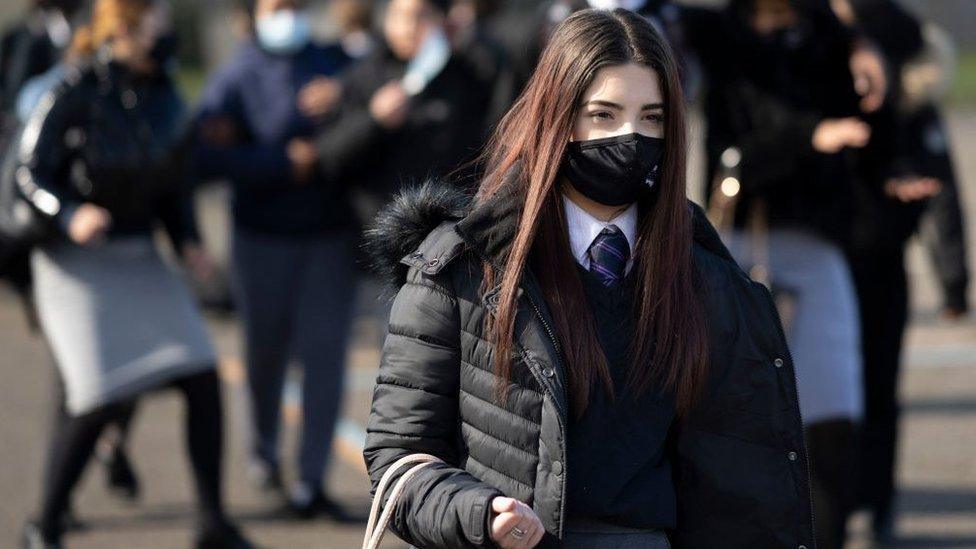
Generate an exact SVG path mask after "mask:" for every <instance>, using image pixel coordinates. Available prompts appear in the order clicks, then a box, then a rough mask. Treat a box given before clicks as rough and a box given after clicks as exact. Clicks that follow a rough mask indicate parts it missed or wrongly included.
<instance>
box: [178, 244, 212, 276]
mask: <svg viewBox="0 0 976 549" xmlns="http://www.w3.org/2000/svg"><path fill="white" fill-rule="evenodd" d="M182 255H183V264H184V265H186V268H187V269H188V270H189V271H190V273H192V274H193V277H194V278H196V279H197V280H198V281H200V282H206V281H208V280H210V279H211V278H213V276H214V273H216V272H217V268H216V267H215V265H214V262H213V259H211V258H210V254H208V253H207V252H206V251H205V250H204V249H203V248H202V247H201V246H200V245H199V244H195V243H190V244H184V245H183V250H182Z"/></svg>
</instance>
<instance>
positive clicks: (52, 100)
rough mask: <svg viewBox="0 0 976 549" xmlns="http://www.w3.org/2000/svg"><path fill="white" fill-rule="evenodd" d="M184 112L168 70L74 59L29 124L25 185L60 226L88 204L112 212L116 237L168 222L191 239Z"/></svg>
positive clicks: (22, 157)
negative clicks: (148, 72) (142, 70)
mask: <svg viewBox="0 0 976 549" xmlns="http://www.w3.org/2000/svg"><path fill="white" fill-rule="evenodd" d="M184 113H185V109H184V105H183V102H182V100H181V99H180V96H179V94H178V93H177V91H176V88H175V86H174V85H173V83H172V81H171V80H170V79H169V77H167V76H164V75H157V76H151V77H150V76H136V75H134V74H132V73H130V72H129V71H128V70H126V69H125V68H123V67H122V66H121V65H118V64H115V63H103V62H101V61H92V62H90V63H87V64H84V65H79V66H73V67H71V68H69V69H68V71H67V74H66V76H65V77H64V79H63V80H62V81H61V82H60V83H59V84H57V85H56V86H55V87H54V88H53V89H52V90H51V91H49V92H48V93H47V94H46V95H45V97H44V98H43V99H41V101H40V103H39V104H38V106H37V107H36V108H35V110H34V112H33V113H32V114H31V116H30V119H29V120H28V122H27V125H26V127H25V128H24V131H23V136H22V138H21V143H20V147H19V150H18V151H17V153H18V156H19V157H18V162H19V164H20V167H19V168H18V177H17V181H18V184H19V185H20V186H21V190H22V191H23V193H24V195H25V196H26V197H27V199H28V200H30V201H31V202H33V204H34V206H35V207H36V208H37V210H38V211H40V212H41V213H43V214H45V215H47V216H49V217H51V218H53V220H54V221H56V222H57V224H58V225H59V226H60V227H61V228H62V229H66V227H67V225H68V223H69V221H70V219H71V216H72V215H73V213H74V211H75V209H76V208H77V207H78V206H80V205H81V204H82V203H84V202H91V203H94V204H96V205H98V206H101V207H103V208H106V209H107V210H108V211H109V213H110V214H111V215H112V227H111V230H110V231H109V235H110V236H113V235H136V234H149V233H150V232H151V231H152V228H153V226H154V224H155V222H156V221H161V222H162V223H163V225H164V226H165V228H166V231H167V233H168V234H169V236H170V237H171V239H172V240H173V243H174V244H175V245H176V246H177V247H179V246H180V245H182V244H184V243H186V242H188V241H194V240H196V239H197V234H196V227H195V224H194V222H193V215H192V209H191V205H190V204H191V203H190V198H189V192H188V189H187V185H186V183H187V181H188V180H189V177H188V175H189V174H188V167H187V163H186V158H187V155H186V152H187V151H186V147H185V144H186V143H187V142H186V140H185V139H184V136H185V135H186V132H185V124H186V120H185V118H184Z"/></svg>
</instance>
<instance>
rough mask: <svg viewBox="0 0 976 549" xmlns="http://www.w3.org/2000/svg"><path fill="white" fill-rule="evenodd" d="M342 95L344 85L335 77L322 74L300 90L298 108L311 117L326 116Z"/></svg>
mask: <svg viewBox="0 0 976 549" xmlns="http://www.w3.org/2000/svg"><path fill="white" fill-rule="evenodd" d="M341 97H342V85H341V84H340V83H339V81H338V80H336V79H334V78H327V77H325V76H320V77H318V78H316V79H315V80H312V81H311V82H309V83H308V84H305V85H304V86H303V87H302V89H301V90H299V92H298V109H299V110H300V111H301V112H302V114H304V115H305V116H307V117H309V118H318V117H321V116H325V115H326V114H328V113H329V111H331V110H332V109H333V107H335V106H336V103H338V102H339V98H341Z"/></svg>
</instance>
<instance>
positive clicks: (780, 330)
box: [753, 282, 817, 547]
mask: <svg viewBox="0 0 976 549" xmlns="http://www.w3.org/2000/svg"><path fill="white" fill-rule="evenodd" d="M753 283H754V284H758V285H759V286H761V287H762V289H763V293H764V295H765V296H766V300H767V301H769V304H770V305H771V306H772V308H773V315H774V316H775V317H776V330H777V332H778V333H779V339H780V343H781V344H782V345H783V348H784V349H786V358H788V359H789V361H790V368H791V369H792V370H793V391H794V392H795V393H796V395H797V398H796V399H795V400H794V408H795V409H796V415H797V417H798V418H799V419H800V446H801V449H802V450H803V459H804V461H805V462H806V463H805V465H806V470H807V503H808V504H809V505H810V535H811V536H813V539H811V540H810V544H811V546H812V547H816V543H817V542H816V538H817V536H816V533H815V529H816V524H815V523H814V516H813V479H812V478H811V476H810V454H809V453H808V452H807V443H806V427H805V426H804V423H803V411H802V410H801V409H800V397H799V395H800V393H799V390H798V389H797V381H796V366H795V364H794V363H793V352H792V351H791V350H790V346H789V344H788V343H787V342H786V331H785V330H783V319H782V318H781V317H780V315H779V309H777V308H776V301H775V300H774V299H773V294H772V292H770V290H769V288H767V287H766V286H765V285H764V284H760V283H758V282H753Z"/></svg>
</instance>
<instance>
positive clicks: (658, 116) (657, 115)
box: [644, 113, 664, 124]
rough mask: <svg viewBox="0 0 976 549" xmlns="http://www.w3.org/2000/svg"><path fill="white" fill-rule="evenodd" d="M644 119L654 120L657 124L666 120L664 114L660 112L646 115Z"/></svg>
mask: <svg viewBox="0 0 976 549" xmlns="http://www.w3.org/2000/svg"><path fill="white" fill-rule="evenodd" d="M644 120H647V121H650V122H653V123H655V124H660V123H662V122H664V115H663V114H660V113H654V114H649V115H647V116H645V117H644Z"/></svg>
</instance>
